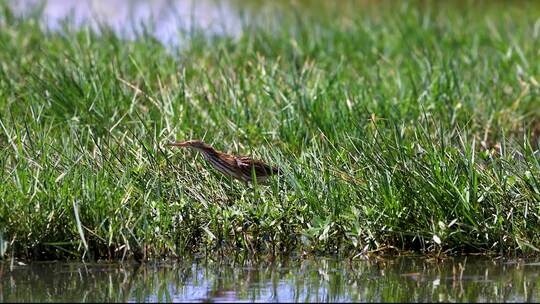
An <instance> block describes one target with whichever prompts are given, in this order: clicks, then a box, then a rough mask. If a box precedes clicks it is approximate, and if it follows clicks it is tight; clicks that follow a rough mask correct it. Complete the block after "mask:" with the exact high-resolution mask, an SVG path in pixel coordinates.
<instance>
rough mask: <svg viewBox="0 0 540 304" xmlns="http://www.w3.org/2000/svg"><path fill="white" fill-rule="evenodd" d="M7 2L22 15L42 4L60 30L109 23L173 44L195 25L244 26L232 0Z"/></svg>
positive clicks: (121, 31)
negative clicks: (68, 27)
mask: <svg viewBox="0 0 540 304" xmlns="http://www.w3.org/2000/svg"><path fill="white" fill-rule="evenodd" d="M8 4H9V5H10V7H11V9H12V10H13V11H14V13H15V14H16V15H20V16H29V15H31V14H32V13H33V12H34V11H35V9H36V8H40V6H41V5H43V7H42V11H41V21H42V23H43V25H44V26H45V27H46V28H48V29H49V30H59V29H61V28H62V26H63V24H65V23H67V24H69V25H70V26H73V27H80V26H82V25H89V26H90V27H92V28H94V29H95V30H99V25H107V26H109V27H110V28H111V29H112V30H113V31H114V32H116V33H117V34H118V35H120V36H122V37H124V38H128V39H130V38H134V37H136V33H140V32H141V31H143V28H144V29H145V30H146V32H147V33H149V34H150V35H152V36H153V37H155V38H156V39H158V40H159V41H161V42H162V43H164V44H172V45H176V44H178V43H179V39H180V35H179V33H180V31H190V30H191V29H194V28H196V29H201V30H204V31H205V32H206V33H209V34H218V35H229V36H235V35H237V34H238V33H239V32H240V28H241V22H240V17H239V14H238V12H239V10H238V9H237V8H236V7H234V6H232V4H231V2H229V1H214V0H197V1H193V0H181V1H171V0H153V1H146V0H77V1H66V0H47V1H46V2H45V1H42V0H16V1H13V0H12V1H8ZM143 25H144V26H143Z"/></svg>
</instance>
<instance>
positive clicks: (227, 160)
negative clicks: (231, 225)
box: [167, 140, 281, 184]
mask: <svg viewBox="0 0 540 304" xmlns="http://www.w3.org/2000/svg"><path fill="white" fill-rule="evenodd" d="M167 145H168V146H173V147H189V148H193V149H196V150H198V151H199V152H201V153H202V155H203V157H204V159H206V160H207V161H208V162H210V164H211V165H212V166H213V167H214V168H216V169H217V170H218V171H220V172H221V173H223V174H225V175H227V176H231V177H233V178H236V179H238V180H241V181H243V182H245V183H246V184H247V183H248V182H252V181H253V177H252V174H255V178H256V180H257V183H264V182H265V181H266V180H267V179H268V177H270V176H272V175H276V174H280V173H281V171H280V169H279V168H278V167H272V166H269V165H267V164H265V163H264V162H262V161H260V160H255V159H252V158H250V157H248V156H234V155H230V154H226V153H223V152H220V151H217V150H216V149H214V148H213V147H212V146H210V145H208V144H205V143H204V142H203V141H201V140H188V141H183V142H172V143H169V144H167Z"/></svg>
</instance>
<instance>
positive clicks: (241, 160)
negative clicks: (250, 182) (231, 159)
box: [236, 156, 275, 176]
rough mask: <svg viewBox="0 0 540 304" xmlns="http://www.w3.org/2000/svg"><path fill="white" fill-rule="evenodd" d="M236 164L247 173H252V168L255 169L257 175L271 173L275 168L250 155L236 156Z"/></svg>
mask: <svg viewBox="0 0 540 304" xmlns="http://www.w3.org/2000/svg"><path fill="white" fill-rule="evenodd" d="M236 165H237V166H238V167H239V168H240V169H241V170H242V171H244V172H246V173H247V174H250V175H251V170H253V169H254V170H255V175H258V176H265V175H271V174H272V173H273V172H274V171H275V170H273V168H272V167H270V166H269V165H267V164H265V163H264V162H262V161H260V160H255V159H253V158H251V157H249V156H242V157H238V158H236Z"/></svg>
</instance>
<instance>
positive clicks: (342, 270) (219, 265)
mask: <svg viewBox="0 0 540 304" xmlns="http://www.w3.org/2000/svg"><path fill="white" fill-rule="evenodd" d="M539 275H540V263H537V262H536V261H523V260H519V261H516V260H511V261H509V260H491V259H487V258H477V257H467V258H451V259H446V260H445V261H442V262H435V261H429V260H426V259H424V258H412V257H402V258H386V259H381V260H373V261H353V262H350V261H349V260H344V261H343V260H338V259H334V258H309V259H287V260H280V261H268V260H260V261H258V262H253V261H251V262H246V261H225V260H224V259H214V260H208V259H206V260H205V259H199V260H189V261H187V260H186V261H184V262H175V263H148V264H143V265H141V266H137V265H136V264H129V263H124V264H120V263H112V264H111V263H107V264H102V263H99V264H82V263H32V264H30V265H17V264H15V265H13V266H11V265H10V264H8V263H4V264H2V265H0V302H21V301H25V302H26V301H31V302H42V301H47V302H49V301H76V302H81V301H82V302H87V301H88V302H94V301H99V302H102V301H116V302H118V301H144V302H157V301H160V302H162V301H175V302H179V301H205V302H212V301H217V302H224V301H227V302H235V301H244V302H245V301H256V302H290V301H294V302H334V301H339V302H351V301H353V302H358V301H368V302H374V301H375V302H379V301H384V302H400V301H405V302H425V301H445V302H448V301H451V302H455V301H458V302H469V301H473V302H486V301H489V302H501V301H512V302H514V301H519V302H522V301H529V302H530V301H532V302H537V301H540V295H539V289H540V276H539Z"/></svg>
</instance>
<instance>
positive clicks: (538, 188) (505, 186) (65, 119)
mask: <svg viewBox="0 0 540 304" xmlns="http://www.w3.org/2000/svg"><path fill="white" fill-rule="evenodd" d="M251 5H252V6H254V7H249V8H248V10H252V11H254V12H258V11H260V12H262V13H261V14H262V17H260V18H257V19H258V20H256V21H251V22H246V23H245V25H244V28H243V30H242V33H241V34H240V35H239V37H236V38H232V37H225V36H221V37H220V36H212V35H208V34H204V33H203V32H202V31H197V30H196V31H190V32H188V33H184V35H185V37H184V39H186V40H185V41H186V42H185V44H184V46H182V47H178V48H168V47H166V46H164V45H162V44H161V43H159V42H158V41H157V40H156V39H154V38H153V37H152V36H151V35H148V34H145V33H144V32H143V33H141V34H140V35H139V36H138V38H137V39H135V40H129V41H127V40H123V39H122V38H121V37H119V36H118V35H116V34H115V33H114V32H112V31H111V30H110V29H108V28H107V27H102V28H101V29H100V32H99V33H98V32H96V31H94V30H91V29H88V28H81V29H74V28H71V27H69V26H66V27H65V28H64V30H63V31H61V32H50V31H46V30H44V29H42V28H41V27H40V26H39V22H38V18H39V14H37V15H36V16H35V17H26V18H20V17H16V16H14V14H13V13H12V12H11V11H10V10H9V9H8V8H7V6H6V5H5V4H4V5H3V6H2V8H3V13H2V14H1V15H0V167H1V168H2V169H1V170H0V230H2V231H0V232H2V234H1V235H2V239H0V243H2V244H3V243H4V241H3V240H5V244H7V246H8V248H7V250H5V249H3V250H5V251H6V253H7V254H9V255H12V256H15V257H20V258H32V259H52V258H60V259H71V258H81V257H84V258H92V259H98V258H124V257H132V256H133V257H136V258H141V257H143V258H159V257H175V256H182V255H185V254H190V253H193V252H198V253H205V252H214V251H216V250H224V252H230V250H237V251H244V252H247V253H250V254H254V253H261V252H270V253H280V252H308V253H321V252H323V253H336V252H341V253H343V254H345V255H347V256H351V257H353V256H356V255H358V254H361V253H369V252H379V251H383V250H386V251H392V252H401V251H404V250H413V251H419V252H424V253H440V252H446V253H459V252H466V253H471V252H475V253H476V252H481V253H488V254H503V255H509V254H520V255H522V254H536V253H538V251H539V248H540V237H539V236H540V152H539V149H540V143H539V142H540V141H539V136H540V106H539V103H540V100H539V93H540V85H539V82H540V61H539V60H538V58H539V55H540V52H539V51H538V50H540V39H539V35H540V19H538V16H539V13H540V5H538V4H537V3H535V2H519V3H512V4H510V3H506V2H504V3H499V2H489V3H483V2H481V3H471V2H462V3H457V4H456V3H454V4H441V3H436V2H418V3H414V2H410V3H401V2H400V3H399V4H396V3H380V4H371V3H353V2H347V3H343V4H341V5H339V6H335V5H332V4H327V5H326V6H327V7H326V8H325V9H324V11H325V12H324V13H317V12H315V11H317V8H316V7H313V8H310V7H309V4H306V3H303V4H302V3H300V4H297V6H295V7H293V8H292V9H291V8H287V7H286V5H285V4H278V5H277V6H275V7H273V8H271V9H268V10H262V9H261V8H259V7H257V5H253V4H251ZM284 6H285V8H284ZM304 6H305V7H304ZM338 17H339V18H338ZM197 138H204V139H205V140H206V141H207V142H208V143H210V144H214V145H215V146H216V147H217V148H218V149H220V150H224V151H229V152H234V153H238V154H249V155H253V156H255V157H257V158H261V159H264V160H267V161H268V162H269V163H272V164H275V165H279V166H280V167H282V168H283V170H284V171H285V175H284V176H283V177H282V178H279V179H273V180H272V182H271V184H270V185H268V186H262V185H258V186H254V187H249V188H246V187H245V186H244V185H243V184H242V183H238V182H231V181H229V180H228V179H227V178H225V177H223V176H222V175H220V174H219V173H216V171H215V170H214V169H212V168H211V167H210V166H209V165H208V164H206V163H205V162H204V160H203V159H202V157H201V156H200V155H197V154H196V153H193V152H189V151H187V150H174V149H168V148H164V146H163V143H164V142H166V141H168V140H171V139H178V140H180V139H197Z"/></svg>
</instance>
